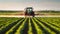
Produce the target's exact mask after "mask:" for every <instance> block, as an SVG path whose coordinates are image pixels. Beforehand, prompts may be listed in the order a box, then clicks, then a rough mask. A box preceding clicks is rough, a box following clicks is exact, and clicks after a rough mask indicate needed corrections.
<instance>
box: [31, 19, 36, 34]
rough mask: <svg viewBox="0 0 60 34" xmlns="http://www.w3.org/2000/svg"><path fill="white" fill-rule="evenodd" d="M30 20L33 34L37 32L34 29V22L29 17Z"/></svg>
mask: <svg viewBox="0 0 60 34" xmlns="http://www.w3.org/2000/svg"><path fill="white" fill-rule="evenodd" d="M30 22H31V26H32V32H33V34H37V30H36V28H35V26H34V23H33V22H32V18H30Z"/></svg>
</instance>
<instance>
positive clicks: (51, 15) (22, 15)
mask: <svg viewBox="0 0 60 34" xmlns="http://www.w3.org/2000/svg"><path fill="white" fill-rule="evenodd" d="M0 17H25V15H0ZM26 17H32V16H26ZM35 17H60V15H35Z"/></svg>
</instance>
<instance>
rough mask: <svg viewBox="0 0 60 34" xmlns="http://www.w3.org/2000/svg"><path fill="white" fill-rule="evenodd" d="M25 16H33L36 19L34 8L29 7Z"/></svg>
mask: <svg viewBox="0 0 60 34" xmlns="http://www.w3.org/2000/svg"><path fill="white" fill-rule="evenodd" d="M25 16H33V17H34V12H33V8H32V7H27V8H26V9H25Z"/></svg>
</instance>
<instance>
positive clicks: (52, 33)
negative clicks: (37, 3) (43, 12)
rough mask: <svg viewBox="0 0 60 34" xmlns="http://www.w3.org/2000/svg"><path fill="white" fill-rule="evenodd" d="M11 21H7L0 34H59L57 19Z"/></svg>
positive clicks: (36, 18)
mask: <svg viewBox="0 0 60 34" xmlns="http://www.w3.org/2000/svg"><path fill="white" fill-rule="evenodd" d="M6 19H7V18H6ZM12 19H13V20H12ZM12 19H11V21H10V20H9V19H8V20H7V23H6V24H7V26H5V28H2V29H0V34H60V26H59V25H60V23H59V20H60V19H58V18H51V17H50V18H48V17H32V18H30V17H28V18H12ZM51 20H53V22H52V21H51ZM2 21H3V20H2ZM8 21H10V22H8ZM57 23H58V24H59V25H58V24H57ZM2 24H3V23H2ZM2 27H3V26H2Z"/></svg>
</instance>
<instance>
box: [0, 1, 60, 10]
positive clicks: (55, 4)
mask: <svg viewBox="0 0 60 34" xmlns="http://www.w3.org/2000/svg"><path fill="white" fill-rule="evenodd" d="M26 7H33V8H34V10H58V11H60V0H0V10H24V9H25V8H26Z"/></svg>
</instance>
